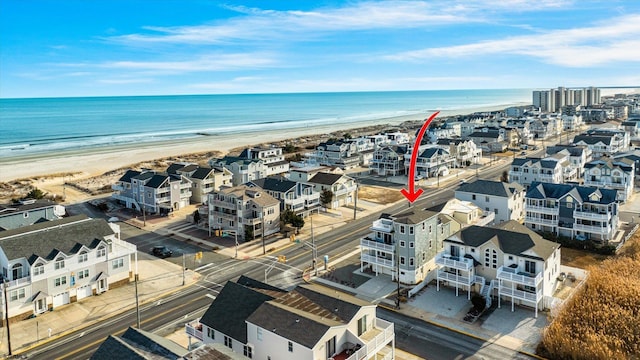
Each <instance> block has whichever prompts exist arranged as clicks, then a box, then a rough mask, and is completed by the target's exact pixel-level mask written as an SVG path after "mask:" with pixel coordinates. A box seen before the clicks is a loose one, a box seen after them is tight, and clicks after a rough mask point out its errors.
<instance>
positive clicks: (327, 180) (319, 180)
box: [309, 172, 343, 185]
mask: <svg viewBox="0 0 640 360" xmlns="http://www.w3.org/2000/svg"><path fill="white" fill-rule="evenodd" d="M342 176H343V175H342V174H332V173H325V172H319V173H317V174H315V175H314V176H313V177H312V178H311V179H309V182H310V183H314V184H322V185H333V184H335V183H336V181H338V180H340V178H342Z"/></svg>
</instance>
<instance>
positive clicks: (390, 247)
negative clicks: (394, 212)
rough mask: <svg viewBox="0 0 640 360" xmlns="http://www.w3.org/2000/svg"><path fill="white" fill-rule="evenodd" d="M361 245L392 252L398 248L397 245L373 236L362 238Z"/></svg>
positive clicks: (365, 247)
mask: <svg viewBox="0 0 640 360" xmlns="http://www.w3.org/2000/svg"><path fill="white" fill-rule="evenodd" d="M360 247H361V248H363V249H373V250H378V251H384V252H386V253H390V254H393V253H395V249H396V247H395V245H390V244H385V243H383V242H378V241H375V240H373V239H371V238H364V239H360Z"/></svg>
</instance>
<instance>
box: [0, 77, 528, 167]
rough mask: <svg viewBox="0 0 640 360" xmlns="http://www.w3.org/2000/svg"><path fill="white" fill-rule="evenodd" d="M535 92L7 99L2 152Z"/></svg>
mask: <svg viewBox="0 0 640 360" xmlns="http://www.w3.org/2000/svg"><path fill="white" fill-rule="evenodd" d="M530 99H531V90H530V89H499V90H446V91H435V90H434V91H398V92H395V91H394V92H349V93H297V94H244V95H178V96H122V97H76V98H33V99H0V159H1V158H2V157H11V156H21V155H26V154H33V153H46V152H58V151H65V150H76V149H81V148H85V147H109V146H114V145H121V144H131V143H140V142H147V141H162V140H171V139H180V138H184V139H188V138H193V137H199V136H215V135H220V134H228V133H238V134H242V133H251V132H256V131H263V130H280V129H281V130H283V131H286V129H291V128H301V127H310V126H316V125H330V124H336V123H340V124H344V123H353V124H354V126H366V122H367V121H371V120H377V119H384V118H390V117H397V116H409V115H416V119H420V118H423V117H426V116H428V115H429V114H430V112H432V111H434V110H464V109H472V108H478V107H489V106H498V105H503V104H511V103H521V102H530V101H531V100H530Z"/></svg>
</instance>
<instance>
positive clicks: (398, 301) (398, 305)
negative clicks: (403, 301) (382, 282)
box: [396, 246, 400, 309]
mask: <svg viewBox="0 0 640 360" xmlns="http://www.w3.org/2000/svg"><path fill="white" fill-rule="evenodd" d="M396 248H397V249H398V253H397V254H396V281H397V282H398V293H397V295H396V308H398V309H400V247H399V246H396Z"/></svg>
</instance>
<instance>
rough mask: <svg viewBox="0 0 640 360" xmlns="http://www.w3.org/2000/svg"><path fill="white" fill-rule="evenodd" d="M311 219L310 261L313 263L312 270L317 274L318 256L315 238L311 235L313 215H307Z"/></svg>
mask: <svg viewBox="0 0 640 360" xmlns="http://www.w3.org/2000/svg"><path fill="white" fill-rule="evenodd" d="M309 218H310V219H311V256H313V259H312V260H311V263H312V264H313V271H314V272H315V274H316V276H318V267H317V266H316V258H317V257H318V253H317V251H318V250H317V249H316V238H315V237H314V236H313V217H309Z"/></svg>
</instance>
